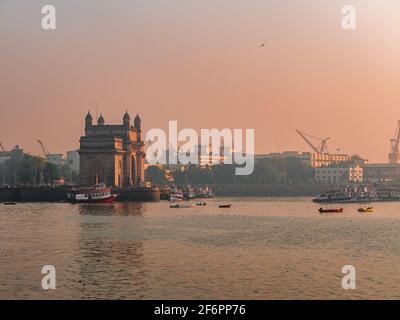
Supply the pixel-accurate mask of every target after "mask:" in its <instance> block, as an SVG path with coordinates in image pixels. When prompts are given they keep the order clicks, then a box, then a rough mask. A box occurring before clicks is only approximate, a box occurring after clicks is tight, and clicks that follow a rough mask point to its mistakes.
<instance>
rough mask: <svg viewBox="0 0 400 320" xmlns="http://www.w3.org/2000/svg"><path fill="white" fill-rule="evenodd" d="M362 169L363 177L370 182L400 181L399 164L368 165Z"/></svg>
mask: <svg viewBox="0 0 400 320" xmlns="http://www.w3.org/2000/svg"><path fill="white" fill-rule="evenodd" d="M363 169H364V177H365V178H366V179H368V180H371V181H374V180H376V181H378V180H381V179H382V180H386V179H389V180H400V163H370V164H366V165H364V166H363Z"/></svg>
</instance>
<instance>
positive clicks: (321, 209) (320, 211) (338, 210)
mask: <svg viewBox="0 0 400 320" xmlns="http://www.w3.org/2000/svg"><path fill="white" fill-rule="evenodd" d="M318 211H319V213H332V212H343V208H327V209H324V208H319V209H318Z"/></svg>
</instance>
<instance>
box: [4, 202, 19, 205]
mask: <svg viewBox="0 0 400 320" xmlns="http://www.w3.org/2000/svg"><path fill="white" fill-rule="evenodd" d="M15 204H17V203H16V202H4V205H5V206H13V205H15Z"/></svg>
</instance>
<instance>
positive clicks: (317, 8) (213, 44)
mask: <svg viewBox="0 0 400 320" xmlns="http://www.w3.org/2000/svg"><path fill="white" fill-rule="evenodd" d="M45 4H48V3H47V2H44V1H36V0H35V1H29V2H27V1H20V0H0V141H1V142H2V143H3V144H4V145H6V146H7V147H8V148H11V147H12V146H14V145H16V144H19V145H21V146H22V147H23V148H24V149H25V150H26V151H28V152H32V153H36V154H38V153H40V146H39V145H38V144H37V143H36V140H37V139H41V140H43V141H44V142H45V144H46V147H47V149H48V150H49V151H50V152H65V151H66V150H73V149H76V148H78V146H79V145H78V141H79V137H80V136H81V135H82V134H83V125H84V121H83V119H84V116H85V114H86V112H87V110H88V109H90V110H92V113H93V114H94V113H95V105H96V104H97V105H98V112H99V113H100V112H102V113H103V115H104V117H105V120H106V123H107V122H108V123H119V122H121V119H122V116H123V114H124V112H125V109H128V111H129V112H130V113H131V115H133V114H135V113H136V112H139V114H140V115H141V116H142V120H143V126H144V130H146V129H149V128H156V127H157V128H163V129H166V128H167V126H168V121H169V120H177V121H178V124H179V126H180V127H181V128H194V129H200V128H214V127H215V128H220V129H223V128H232V129H233V128H254V129H255V133H256V135H255V147H256V152H257V153H266V152H275V151H277V150H280V151H283V150H299V151H308V147H307V146H306V145H305V143H304V141H302V140H301V138H300V137H299V136H298V135H297V134H296V132H295V129H301V130H304V131H306V132H308V133H311V134H313V135H316V136H320V137H328V136H329V137H331V140H330V145H329V148H330V150H331V151H336V149H337V148H340V149H341V151H342V152H346V153H350V154H354V153H358V154H361V155H362V156H364V157H366V158H368V159H370V161H381V162H386V161H387V153H388V151H389V139H390V138H391V137H392V136H393V134H394V131H395V126H396V122H397V120H399V119H400V90H399V84H400V41H399V39H400V3H399V2H398V1H396V0H381V1H374V0H362V1H361V0H359V1H355V0H348V1H345V0H340V1H339V0H332V1H319V0H302V1H300V0H286V1H275V0H270V1H267V0H251V1H248V0H246V1H245V0H201V1H199V0H197V1H196V0H136V1H128V0H125V1H124V0H119V1H105V0H97V1H78V0H70V1H60V0H54V1H52V4H53V5H54V6H55V7H56V10H57V29H56V30H52V31H44V30H42V29H41V18H42V14H41V8H42V6H43V5H45ZM345 4H351V5H354V6H355V7H356V9H357V29H356V30H353V31H344V30H343V29H342V28H341V18H342V13H341V9H342V6H343V5H345ZM262 43H265V46H264V47H261V48H260V45H261V44H262Z"/></svg>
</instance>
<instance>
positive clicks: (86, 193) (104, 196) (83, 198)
mask: <svg viewBox="0 0 400 320" xmlns="http://www.w3.org/2000/svg"><path fill="white" fill-rule="evenodd" d="M116 197H117V195H116V194H112V193H111V190H110V188H108V187H107V186H106V185H105V184H104V183H100V184H96V185H95V186H93V187H81V188H75V189H72V190H71V192H69V193H68V195H67V199H68V200H69V201H70V202H72V203H112V202H113V201H114V200H115V198H116Z"/></svg>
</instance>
